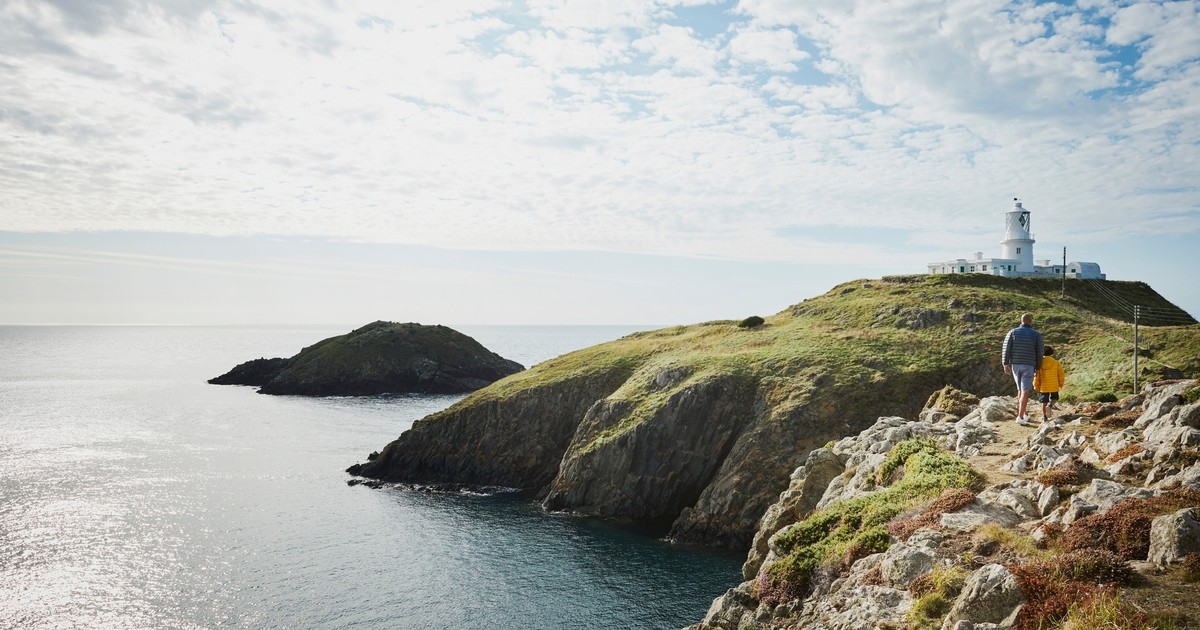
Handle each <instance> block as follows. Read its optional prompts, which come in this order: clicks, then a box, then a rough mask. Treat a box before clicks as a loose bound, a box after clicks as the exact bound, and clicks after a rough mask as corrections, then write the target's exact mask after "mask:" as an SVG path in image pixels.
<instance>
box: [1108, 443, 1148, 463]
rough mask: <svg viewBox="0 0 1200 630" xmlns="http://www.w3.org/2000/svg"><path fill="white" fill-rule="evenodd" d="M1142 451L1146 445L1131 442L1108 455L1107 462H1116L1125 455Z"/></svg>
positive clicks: (1144, 450)
mask: <svg viewBox="0 0 1200 630" xmlns="http://www.w3.org/2000/svg"><path fill="white" fill-rule="evenodd" d="M1144 452H1146V447H1144V446H1142V445H1141V444H1138V443H1136V442H1135V443H1133V444H1126V445H1125V446H1123V447H1121V448H1119V449H1117V452H1115V453H1113V454H1112V455H1109V456H1108V462H1109V463H1110V464H1112V463H1116V462H1119V461H1121V460H1122V459H1125V458H1126V457H1129V456H1131V455H1137V454H1138V453H1144Z"/></svg>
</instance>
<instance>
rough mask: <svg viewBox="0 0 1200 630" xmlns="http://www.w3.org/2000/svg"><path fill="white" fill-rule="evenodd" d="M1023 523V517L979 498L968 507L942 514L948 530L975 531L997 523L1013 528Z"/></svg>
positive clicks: (943, 523)
mask: <svg viewBox="0 0 1200 630" xmlns="http://www.w3.org/2000/svg"><path fill="white" fill-rule="evenodd" d="M1020 522H1021V517H1020V516H1019V515H1018V514H1017V513H1016V512H1013V511H1012V510H1010V509H1009V508H1007V507H1005V506H1003V505H999V504H997V503H992V502H989V501H984V500H981V499H979V498H976V499H975V502H974V503H972V504H971V505H968V506H967V507H965V508H963V509H961V510H959V511H957V512H949V513H946V514H942V520H941V523H942V527H944V528H946V529H957V530H973V529H976V528H978V527H979V526H981V525H983V524H985V523H996V524H998V525H1003V526H1004V527H1012V526H1014V525H1016V524H1017V523H1020Z"/></svg>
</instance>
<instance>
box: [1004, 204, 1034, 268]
mask: <svg viewBox="0 0 1200 630" xmlns="http://www.w3.org/2000/svg"><path fill="white" fill-rule="evenodd" d="M1033 242H1034V241H1033V235H1032V234H1031V233H1030V231H1029V211H1028V210H1026V209H1025V208H1023V207H1021V202H1020V201H1019V200H1017V199H1015V198H1014V199H1013V208H1012V210H1009V211H1008V213H1006V214H1005V215H1004V240H1003V241H1000V246H1001V250H1000V257H1001V258H1007V259H1009V260H1014V261H1016V269H1015V271H1017V272H1018V273H1033V272H1034V267H1033Z"/></svg>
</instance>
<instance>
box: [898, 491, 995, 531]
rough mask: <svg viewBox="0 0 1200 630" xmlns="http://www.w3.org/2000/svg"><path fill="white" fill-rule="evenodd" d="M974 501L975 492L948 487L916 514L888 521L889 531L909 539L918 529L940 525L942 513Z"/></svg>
mask: <svg viewBox="0 0 1200 630" xmlns="http://www.w3.org/2000/svg"><path fill="white" fill-rule="evenodd" d="M974 502H975V493H974V492H971V491H970V490H967V489H966V488H947V489H946V490H945V491H944V492H942V494H941V495H939V496H938V498H936V499H934V500H933V501H930V502H929V505H927V506H925V508H924V509H922V510H921V512H920V513H919V514H917V515H916V516H913V517H911V518H905V519H897V520H894V521H892V522H890V523H888V526H887V529H888V533H889V534H891V535H893V536H895V537H896V538H898V539H900V540H908V537H909V536H912V535H913V533H914V532H916V531H917V530H918V529H923V528H926V527H935V526H938V525H939V524H940V522H941V520H942V514H945V513H947V512H956V511H958V510H961V509H963V508H965V507H967V506H968V505H971V504H972V503H974Z"/></svg>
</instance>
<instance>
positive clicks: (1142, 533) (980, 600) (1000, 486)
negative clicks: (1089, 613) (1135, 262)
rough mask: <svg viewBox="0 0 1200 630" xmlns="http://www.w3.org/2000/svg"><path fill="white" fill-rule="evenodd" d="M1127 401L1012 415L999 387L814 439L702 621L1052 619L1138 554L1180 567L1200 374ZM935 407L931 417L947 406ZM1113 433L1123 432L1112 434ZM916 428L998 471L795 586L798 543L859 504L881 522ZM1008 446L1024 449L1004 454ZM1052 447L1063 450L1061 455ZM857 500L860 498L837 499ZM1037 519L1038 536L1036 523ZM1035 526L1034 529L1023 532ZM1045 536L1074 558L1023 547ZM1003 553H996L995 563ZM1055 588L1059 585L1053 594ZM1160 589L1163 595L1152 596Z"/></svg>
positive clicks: (1124, 579) (954, 624)
mask: <svg viewBox="0 0 1200 630" xmlns="http://www.w3.org/2000/svg"><path fill="white" fill-rule="evenodd" d="M935 401H936V397H935V398H931V400H930V402H931V404H934V402H935ZM1113 407H1114V408H1120V409H1122V413H1124V414H1125V416H1124V417H1125V418H1128V419H1127V420H1124V421H1123V422H1122V417H1121V416H1117V417H1116V418H1114V419H1113V420H1111V421H1107V422H1106V421H1104V420H1103V418H1106V417H1107V416H1108V415H1111V411H1110V410H1108V409H1105V408H1104V407H1102V406H1099V405H1090V406H1089V405H1083V406H1082V409H1083V410H1084V411H1085V414H1086V413H1088V412H1087V411H1086V410H1087V409H1089V408H1090V409H1092V412H1091V414H1092V415H1091V416H1088V415H1084V414H1079V413H1072V414H1067V415H1064V416H1060V417H1058V418H1055V419H1053V420H1051V421H1049V422H1047V423H1045V424H1044V425H1043V426H1041V427H1037V428H1024V427H1018V426H1017V425H1015V424H1014V423H1013V419H1014V417H1015V415H1016V407H1015V400H1014V399H1013V398H1011V397H986V398H983V399H982V400H981V401H980V402H979V404H978V406H976V407H974V408H973V409H971V410H970V411H969V412H968V413H967V414H966V415H965V416H964V417H963V418H962V419H961V420H957V421H954V422H937V421H934V422H930V421H916V422H910V421H907V420H905V419H903V418H900V417H882V418H879V419H878V421H877V422H876V423H875V424H874V425H873V426H871V427H870V428H868V429H866V430H864V431H863V432H861V433H860V434H859V435H857V436H855V437H851V438H845V439H843V440H840V441H838V442H837V443H835V444H832V445H830V446H827V447H825V448H820V449H816V450H813V451H812V452H811V453H809V455H808V457H807V459H806V460H805V461H804V462H803V463H802V464H801V465H800V466H799V467H798V468H797V469H796V470H795V471H794V472H793V473H792V475H791V477H790V485H789V487H788V488H787V489H786V490H785V491H784V492H782V493H781V494H780V495H779V499H778V501H777V502H776V503H775V504H774V505H772V506H771V507H770V508H768V509H767V511H766V512H765V514H764V517H763V519H762V520H761V522H760V528H759V530H758V532H757V533H756V535H755V539H754V540H755V543H754V545H753V547H752V548H751V551H750V555H749V557H748V559H747V562H746V564H745V566H744V567H743V577H744V579H745V580H746V581H745V582H743V583H742V584H740V585H738V586H736V587H734V588H732V589H730V590H729V591H728V592H727V593H725V594H724V595H722V596H719V597H717V598H716V599H715V600H714V602H713V604H712V606H711V607H710V609H709V612H708V614H707V615H706V617H705V619H704V620H703V621H701V622H700V623H698V624H696V625H694V626H692V627H691V628H692V630H715V629H718V628H719V629H724V630H734V629H737V630H776V629H779V630H782V629H784V628H797V627H803V628H821V629H827V630H834V629H837V630H850V629H851V628H855V629H857V628H903V627H939V626H940V627H941V628H942V629H943V630H963V629H966V630H970V629H971V628H975V629H984V628H1013V627H1038V626H1039V625H1043V626H1044V625H1046V624H1048V623H1057V622H1058V621H1061V619H1062V615H1064V614H1066V613H1067V611H1068V609H1069V604H1070V603H1072V601H1073V600H1072V599H1070V598H1077V600H1078V602H1079V603H1080V604H1081V605H1083V604H1086V603H1087V602H1094V601H1096V599H1095V597H1094V595H1095V593H1096V592H1097V591H1096V590H1095V589H1096V583H1097V582H1105V583H1110V584H1113V585H1115V587H1119V586H1120V585H1121V584H1125V583H1130V580H1129V578H1128V576H1129V575H1131V574H1132V572H1133V569H1132V568H1131V565H1129V564H1128V561H1130V560H1141V561H1147V560H1148V561H1149V562H1146V563H1143V566H1153V564H1152V563H1154V564H1157V565H1159V566H1163V567H1169V566H1170V565H1172V564H1174V563H1179V562H1180V561H1181V560H1182V559H1183V558H1185V557H1186V556H1187V555H1188V554H1191V553H1197V552H1200V479H1197V477H1198V476H1197V475H1195V474H1194V473H1193V469H1194V468H1195V467H1196V466H1197V465H1200V463H1197V464H1193V463H1192V462H1197V460H1198V459H1200V449H1197V448H1196V447H1194V446H1191V445H1189V444H1188V443H1187V442H1186V441H1184V442H1181V441H1180V440H1179V436H1181V435H1186V432H1183V431H1182V429H1184V428H1186V427H1188V426H1190V423H1192V422H1193V418H1194V417H1195V414H1196V413H1197V412H1198V411H1200V381H1194V380H1187V381H1181V382H1177V383H1164V384H1156V385H1153V386H1150V387H1148V388H1147V389H1146V390H1145V391H1144V393H1143V394H1141V395H1139V396H1134V397H1130V398H1129V399H1127V400H1125V401H1122V402H1121V403H1116V404H1114V405H1113ZM929 411H930V409H928V408H927V409H926V410H925V411H924V412H922V413H921V414H920V417H923V418H937V419H944V418H945V417H946V416H945V415H944V414H945V412H937V413H932V414H931V413H927V412H929ZM1139 414H1140V415H1139ZM1135 417H1136V423H1135V422H1134V418H1135ZM1124 423H1128V424H1132V425H1133V427H1132V428H1125V427H1124V426H1122V424H1124ZM1097 429H1098V430H1097ZM1115 432H1121V433H1122V434H1123V435H1124V436H1125V437H1123V438H1122V439H1120V440H1113V439H1111V436H1112V435H1113V433H1115ZM963 436H970V437H971V439H969V440H963V439H962V438H963ZM914 438H916V439H924V440H932V441H934V442H935V443H936V444H938V445H939V447H940V448H942V449H945V450H947V451H952V452H954V453H956V454H957V455H959V456H960V457H963V458H965V461H966V462H967V463H970V464H972V465H973V466H980V467H983V469H984V470H985V471H986V472H987V473H988V474H989V475H990V476H992V477H993V481H992V482H991V483H990V484H989V485H988V486H987V487H986V488H984V489H982V491H980V492H978V494H977V495H966V497H964V498H970V497H971V496H974V500H973V501H964V500H961V499H959V500H956V501H955V502H954V504H953V506H952V507H951V508H950V509H947V510H945V511H944V512H940V518H938V517H937V515H938V514H939V512H933V513H928V514H932V516H928V515H927V512H925V510H931V509H933V508H932V507H930V506H934V505H937V504H939V502H941V501H942V499H940V498H939V499H938V500H937V501H934V502H932V503H925V504H921V503H918V504H916V507H911V508H909V509H906V510H904V511H902V512H901V513H900V514H899V515H898V516H897V517H895V518H893V519H892V520H890V521H889V522H888V526H887V531H888V532H889V534H890V535H889V538H890V541H889V542H887V543H884V546H885V550H884V551H881V552H878V553H873V554H869V555H866V556H864V557H861V558H859V559H857V560H854V561H853V562H851V563H850V564H848V565H842V564H840V563H839V562H838V560H837V559H838V558H839V557H840V556H838V555H837V554H834V555H833V556H831V557H830V558H829V559H827V560H826V561H825V562H826V563H825V564H822V565H820V567H818V568H817V569H816V570H815V571H814V572H813V577H812V579H811V581H810V582H809V583H808V586H807V587H806V588H805V589H803V590H802V591H798V592H797V591H789V590H787V589H786V588H781V586H780V585H779V584H778V583H777V582H776V580H775V579H774V578H769V577H767V576H772V575H777V571H776V570H777V569H778V568H780V567H782V568H783V572H782V573H778V575H789V573H788V572H789V571H792V572H794V571H795V569H794V567H796V566H798V565H797V564H795V563H797V562H800V561H803V558H805V557H806V556H804V555H803V554H801V555H796V554H797V553H798V552H797V547H796V544H797V543H796V541H797V540H799V541H803V544H813V545H816V544H820V543H819V542H817V541H818V540H819V538H818V537H819V536H820V535H824V534H823V533H825V534H827V533H829V532H830V531H832V530H829V529H827V528H828V527H831V525H828V524H827V523H829V522H830V521H828V519H829V518H836V519H837V521H836V522H842V523H844V522H846V521H847V519H848V518H850V517H848V516H846V515H847V514H854V515H856V516H854V518H855V519H859V518H861V519H862V520H867V518H868V517H867V516H866V515H867V514H868V513H870V512H871V510H877V509H879V504H878V503H874V504H872V503H870V502H869V501H867V502H864V501H865V500H867V499H870V498H871V497H872V496H875V495H877V494H878V493H882V492H885V491H887V484H886V483H884V482H885V480H886V479H890V478H893V477H894V473H893V474H891V475H889V474H887V470H886V469H885V468H884V467H885V466H888V465H890V464H889V462H894V461H895V457H894V453H895V451H896V449H898V448H901V447H902V446H903V444H908V443H910V442H909V441H911V440H912V439H914ZM1001 444H1008V445H1012V446H1014V447H1015V448H1013V450H1012V451H1011V452H1009V453H1007V454H1006V457H1001V458H999V459H997V454H998V453H997V449H998V448H999V447H1000V445H1001ZM1048 447H1052V448H1053V450H1054V451H1055V453H1057V454H1056V455H1054V457H1053V460H1052V461H1047V460H1049V459H1050V455H1049V454H1048V453H1047V452H1046V451H1045V449H1046V448H1048ZM1089 449H1090V450H1092V451H1093V452H1095V453H1096V455H1097V457H1098V458H1099V461H1101V462H1107V461H1124V460H1126V459H1130V458H1131V457H1132V455H1130V454H1131V453H1132V454H1136V455H1140V456H1141V457H1139V458H1135V463H1134V464H1132V465H1130V466H1129V467H1127V468H1125V469H1122V470H1121V471H1119V472H1106V471H1103V470H1100V469H1096V468H1095V467H1094V466H1091V465H1089V464H1086V463H1085V462H1083V461H1082V460H1081V459H1080V453H1082V452H1084V451H1086V450H1089ZM1114 449H1115V450H1114ZM1012 461H1032V462H1037V465H1034V466H1030V467H1028V468H1027V469H1026V470H1025V471H1024V472H1023V473H1021V475H1023V476H1019V477H1014V476H1013V475H1014V473H1013V468H1012V467H1011V466H1006V465H1005V463H1006V462H1007V463H1011V462H1012ZM1043 464H1044V465H1043ZM1005 477H1008V478H1007V479H1005ZM1060 485H1061V487H1060ZM1064 497H1066V499H1065V500H1064ZM851 504H855V505H858V506H860V507H859V508H858V509H859V510H861V512H855V511H849V512H846V511H842V512H838V509H839V508H840V506H845V505H851ZM872 505H874V506H875V507H871V506H872ZM1181 506H1182V507H1181ZM846 509H847V510H849V509H850V508H846ZM1118 512H1119V513H1120V514H1119V515H1117V516H1112V517H1111V518H1109V517H1110V515H1115V514H1117V513H1118ZM838 514H840V515H841V516H836V517H832V516H827V515H838ZM1155 514H1157V515H1158V516H1154V515H1155ZM1151 519H1152V520H1151ZM854 522H857V521H854ZM907 522H912V523H916V525H915V526H918V527H923V528H922V529H917V530H916V531H915V533H911V534H910V533H909V532H912V526H905V525H902V523H907ZM1031 531H1032V532H1033V537H1032V538H1028V537H1026V534H1025V532H1031ZM1021 539H1024V540H1026V541H1029V542H1025V543H1019V542H1012V541H1019V540H1021ZM839 540H845V539H839ZM1034 540H1038V541H1040V542H1038V543H1037V544H1040V545H1042V546H1043V547H1049V548H1050V549H1055V550H1058V551H1057V553H1059V554H1061V556H1059V557H1054V556H1049V557H1047V556H1046V554H1045V552H1039V553H1038V554H1033V555H1029V556H1022V552H1021V545H1022V544H1025V545H1032V544H1034V543H1033V541H1034ZM1006 541H1007V542H1006ZM841 544H845V543H841ZM874 544H879V542H878V541H876V542H875V543H874ZM964 545H966V547H965V548H966V549H967V550H968V551H967V553H964V552H963V550H964ZM1006 545H1007V546H1006ZM832 549H834V550H839V549H842V547H838V546H836V545H835V546H834V547H832ZM838 553H841V552H838ZM851 557H853V556H851ZM989 557H990V558H993V560H992V561H991V562H982V561H983V560H985V559H987V558H989ZM1164 570H1165V569H1164ZM956 575H957V576H960V577H958V578H955V577H954V576H956ZM1166 575H1167V576H1168V577H1169V575H1170V574H1166ZM1080 576H1083V577H1080ZM1158 579H1166V578H1163V577H1159V578H1158ZM1023 585H1024V586H1023ZM1115 587H1109V588H1115ZM1141 588H1145V587H1141ZM939 589H940V590H939ZM1047 589H1048V590H1047ZM781 593H782V594H783V595H781ZM1047 598H1059V599H1053V600H1052V601H1054V602H1055V603H1053V604H1047V603H1046V599H1047ZM1165 599H1166V598H1164V600H1165ZM1147 601H1151V602H1153V601H1154V599H1153V598H1149V599H1145V598H1144V599H1142V600H1141V604H1140V605H1142V606H1143V607H1144V606H1146V605H1147ZM938 602H946V604H943V605H944V606H945V607H939V603H938ZM1029 602H1033V604H1032V605H1027V604H1029ZM1178 604H1179V602H1178V601H1161V602H1159V605H1161V606H1168V607H1170V606H1175V605H1178ZM1047 615H1050V616H1047ZM1053 615H1057V617H1054V616H1053Z"/></svg>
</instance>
